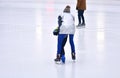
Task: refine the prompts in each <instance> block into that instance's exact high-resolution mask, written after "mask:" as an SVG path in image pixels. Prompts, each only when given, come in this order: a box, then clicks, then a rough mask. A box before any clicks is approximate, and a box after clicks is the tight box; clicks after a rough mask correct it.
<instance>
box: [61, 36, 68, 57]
mask: <svg viewBox="0 0 120 78" xmlns="http://www.w3.org/2000/svg"><path fill="white" fill-rule="evenodd" d="M66 42H67V35H66V36H65V38H64V39H63V42H62V51H61V56H62V55H65V50H64V46H65V44H66Z"/></svg>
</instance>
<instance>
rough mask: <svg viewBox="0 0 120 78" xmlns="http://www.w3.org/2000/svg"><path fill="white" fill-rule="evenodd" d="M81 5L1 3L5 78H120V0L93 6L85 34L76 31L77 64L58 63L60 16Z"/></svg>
mask: <svg viewBox="0 0 120 78" xmlns="http://www.w3.org/2000/svg"><path fill="white" fill-rule="evenodd" d="M76 1H77V0H0V78H120V0H87V10H86V11H85V14H84V15H85V20H86V27H85V28H76V32H75V37H74V42H75V48H76V57H77V59H76V62H73V61H72V59H71V50H70V45H69V41H67V44H66V46H65V51H66V63H65V64H60V65H57V64H55V63H54V58H55V57H56V51H57V37H56V36H53V34H52V31H53V29H54V28H56V27H57V16H58V15H59V14H61V13H62V11H63V9H64V7H65V6H66V5H70V6H71V13H72V14H73V15H74V16H75V20H76V21H75V24H76V25H77V23H78V20H77V11H76Z"/></svg>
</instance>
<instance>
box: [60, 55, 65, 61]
mask: <svg viewBox="0 0 120 78" xmlns="http://www.w3.org/2000/svg"><path fill="white" fill-rule="evenodd" d="M61 60H62V63H65V56H64V55H62V57H61Z"/></svg>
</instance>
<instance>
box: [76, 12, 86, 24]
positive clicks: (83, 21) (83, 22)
mask: <svg viewBox="0 0 120 78" xmlns="http://www.w3.org/2000/svg"><path fill="white" fill-rule="evenodd" d="M78 19H79V24H85V19H84V10H78ZM81 20H82V21H81Z"/></svg>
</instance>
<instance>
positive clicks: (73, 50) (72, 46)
mask: <svg viewBox="0 0 120 78" xmlns="http://www.w3.org/2000/svg"><path fill="white" fill-rule="evenodd" d="M73 38H74V35H73V34H70V35H69V42H70V45H71V52H75V45H74V41H73Z"/></svg>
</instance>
